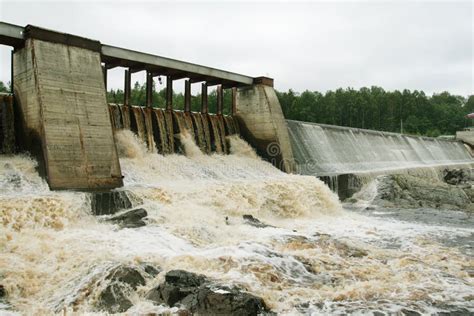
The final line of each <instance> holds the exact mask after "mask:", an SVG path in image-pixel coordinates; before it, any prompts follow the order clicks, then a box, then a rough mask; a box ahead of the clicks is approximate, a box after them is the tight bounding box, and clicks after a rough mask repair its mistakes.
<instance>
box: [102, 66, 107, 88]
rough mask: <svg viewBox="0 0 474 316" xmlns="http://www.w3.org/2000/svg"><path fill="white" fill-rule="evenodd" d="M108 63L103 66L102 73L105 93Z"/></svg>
mask: <svg viewBox="0 0 474 316" xmlns="http://www.w3.org/2000/svg"><path fill="white" fill-rule="evenodd" d="M107 70H108V69H107V65H104V66H102V74H103V75H104V87H105V94H106V95H107Z"/></svg>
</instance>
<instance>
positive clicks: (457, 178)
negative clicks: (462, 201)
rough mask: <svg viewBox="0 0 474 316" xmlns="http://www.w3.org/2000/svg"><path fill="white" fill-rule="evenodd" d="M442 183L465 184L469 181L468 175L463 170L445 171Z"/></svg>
mask: <svg viewBox="0 0 474 316" xmlns="http://www.w3.org/2000/svg"><path fill="white" fill-rule="evenodd" d="M443 180H444V182H446V183H447V184H451V185H458V184H462V183H466V182H467V181H468V180H469V174H468V172H467V170H463V169H451V170H449V169H446V170H444V177H443Z"/></svg>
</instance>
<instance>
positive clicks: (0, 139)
mask: <svg viewBox="0 0 474 316" xmlns="http://www.w3.org/2000/svg"><path fill="white" fill-rule="evenodd" d="M14 152H15V125H14V114H13V96H11V95H8V94H1V93H0V154H13V153H14Z"/></svg>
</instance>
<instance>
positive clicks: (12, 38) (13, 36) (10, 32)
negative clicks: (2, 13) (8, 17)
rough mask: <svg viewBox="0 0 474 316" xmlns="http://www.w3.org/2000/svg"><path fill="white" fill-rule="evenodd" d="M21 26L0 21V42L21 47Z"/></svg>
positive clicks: (22, 42)
mask: <svg viewBox="0 0 474 316" xmlns="http://www.w3.org/2000/svg"><path fill="white" fill-rule="evenodd" d="M23 29H24V28H23V27H21V26H18V25H14V24H10V23H5V22H0V44H3V45H8V46H13V47H15V48H16V47H21V46H23V45H24V40H23Z"/></svg>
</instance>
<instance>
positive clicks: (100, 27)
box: [0, 0, 474, 96]
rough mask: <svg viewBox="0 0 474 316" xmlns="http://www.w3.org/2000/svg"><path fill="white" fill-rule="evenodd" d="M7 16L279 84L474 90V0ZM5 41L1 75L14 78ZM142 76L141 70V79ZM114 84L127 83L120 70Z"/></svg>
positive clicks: (38, 8) (21, 7)
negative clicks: (272, 80)
mask: <svg viewBox="0 0 474 316" xmlns="http://www.w3.org/2000/svg"><path fill="white" fill-rule="evenodd" d="M0 20H2V21H5V22H10V23H14V24H18V25H23V26H24V25H26V24H35V25H38V26H42V27H46V28H51V29H55V30H60V31H64V32H67V33H72V34H76V35H81V36H85V37H89V38H93V39H97V40H100V41H101V42H102V43H106V44H110V45H115V46H121V47H126V48H130V49H134V50H139V51H144V52H149V53H154V54H157V55H162V56H166V57H171V58H175V59H182V60H185V61H189V62H194V63H198V64H203V65H206V66H212V67H216V68H221V69H224V70H229V71H234V72H237V73H242V74H245V75H251V76H259V75H265V76H270V77H272V78H274V79H275V87H276V88H277V89H279V90H287V89H289V88H292V89H294V90H296V91H303V90H306V89H309V90H318V91H326V90H330V89H337V88H339V87H354V88H359V87H362V86H371V85H377V86H381V87H383V88H385V89H387V90H393V89H404V88H407V89H411V90H413V89H419V90H424V91H425V92H427V93H428V94H431V93H433V92H441V91H449V92H451V93H456V94H461V95H464V96H466V95H469V94H472V93H473V91H474V85H473V77H474V67H473V59H474V55H473V54H474V53H473V50H474V49H473V45H474V44H473V43H474V40H473V28H474V24H473V23H474V22H473V3H472V1H464V2H454V1H445V2H440V1H437V2H427V1H422V2H420V1H417V2H408V1H400V2H394V1H391V2H375V1H372V2H367V1H365V2H363V1H351V2H312V3H311V2H291V3H289V2H259V3H252V2H240V3H238V2H222V1H221V2H188V3H183V2H179V3H176V2H159V3H158V2H140V1H135V2H134V3H126V2H121V3H120V2H119V3H117V2H102V3H100V2H99V3H92V2H84V1H83V2H75V3H74V2H73V3H71V2H69V3H64V2H63V3H61V2H51V1H46V2H41V1H36V2H18V1H15V2H13V1H5V0H0ZM9 67H10V49H9V48H7V47H4V46H3V47H1V48H0V80H3V81H9V80H10V69H9ZM140 77H143V76H142V75H140V74H137V75H135V77H134V80H135V79H139V78H140ZM109 86H111V87H114V88H117V87H122V86H123V83H122V73H121V71H118V70H117V71H114V72H112V73H111V74H110V76H109Z"/></svg>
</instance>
